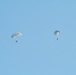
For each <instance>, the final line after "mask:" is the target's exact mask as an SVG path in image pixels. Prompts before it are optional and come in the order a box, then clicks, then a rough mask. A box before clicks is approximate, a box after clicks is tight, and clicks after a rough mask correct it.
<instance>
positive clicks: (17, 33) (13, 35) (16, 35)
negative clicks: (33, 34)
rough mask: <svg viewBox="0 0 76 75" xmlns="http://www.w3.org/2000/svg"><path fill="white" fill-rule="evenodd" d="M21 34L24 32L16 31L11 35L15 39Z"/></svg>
mask: <svg viewBox="0 0 76 75" xmlns="http://www.w3.org/2000/svg"><path fill="white" fill-rule="evenodd" d="M21 35H22V34H21V33H20V32H16V33H14V34H12V35H11V37H12V38H14V39H15V38H16V37H18V36H21Z"/></svg>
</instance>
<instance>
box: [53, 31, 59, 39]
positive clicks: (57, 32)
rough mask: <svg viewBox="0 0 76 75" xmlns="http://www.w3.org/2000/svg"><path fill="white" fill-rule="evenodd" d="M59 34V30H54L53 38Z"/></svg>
mask: <svg viewBox="0 0 76 75" xmlns="http://www.w3.org/2000/svg"><path fill="white" fill-rule="evenodd" d="M59 34H60V31H59V30H56V31H55V32H54V35H55V36H58V35H59ZM57 40H58V38H57Z"/></svg>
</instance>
